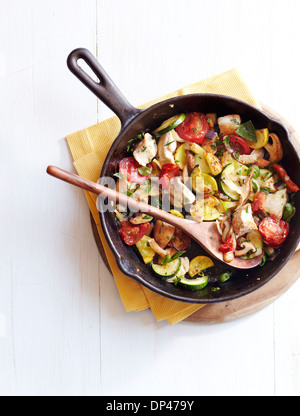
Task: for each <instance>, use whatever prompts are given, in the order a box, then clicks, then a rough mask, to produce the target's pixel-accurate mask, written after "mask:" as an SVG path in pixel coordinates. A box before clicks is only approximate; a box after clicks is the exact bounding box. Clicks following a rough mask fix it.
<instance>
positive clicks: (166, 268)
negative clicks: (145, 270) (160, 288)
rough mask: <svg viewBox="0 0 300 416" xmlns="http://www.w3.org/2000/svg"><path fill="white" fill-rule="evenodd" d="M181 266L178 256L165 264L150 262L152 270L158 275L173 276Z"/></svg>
mask: <svg viewBox="0 0 300 416" xmlns="http://www.w3.org/2000/svg"><path fill="white" fill-rule="evenodd" d="M180 267H181V259H180V257H179V258H177V259H175V260H172V261H170V262H169V263H166V264H152V270H153V271H154V273H156V274H157V275H158V276H160V277H173V276H176V274H177V273H178V272H179V270H180Z"/></svg>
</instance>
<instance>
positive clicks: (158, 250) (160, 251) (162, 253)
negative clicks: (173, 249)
mask: <svg viewBox="0 0 300 416" xmlns="http://www.w3.org/2000/svg"><path fill="white" fill-rule="evenodd" d="M148 244H149V246H150V247H151V248H152V250H154V251H155V253H157V254H158V255H159V256H160V257H163V258H165V257H167V255H168V251H167V250H164V249H163V248H161V247H160V246H159V245H158V244H157V242H156V241H155V239H154V238H150V240H149V241H148Z"/></svg>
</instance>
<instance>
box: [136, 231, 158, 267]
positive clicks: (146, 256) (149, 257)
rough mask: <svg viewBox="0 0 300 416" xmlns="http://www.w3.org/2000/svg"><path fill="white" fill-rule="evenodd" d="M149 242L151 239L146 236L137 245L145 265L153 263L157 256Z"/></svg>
mask: <svg viewBox="0 0 300 416" xmlns="http://www.w3.org/2000/svg"><path fill="white" fill-rule="evenodd" d="M149 240H150V237H148V236H147V235H144V237H143V238H142V239H141V240H140V241H139V242H138V243H136V248H137V249H138V251H139V253H140V255H141V256H142V258H143V260H144V263H145V264H149V263H151V262H152V261H153V259H154V256H155V251H154V250H153V249H152V248H151V247H150V246H149V245H148V241H149Z"/></svg>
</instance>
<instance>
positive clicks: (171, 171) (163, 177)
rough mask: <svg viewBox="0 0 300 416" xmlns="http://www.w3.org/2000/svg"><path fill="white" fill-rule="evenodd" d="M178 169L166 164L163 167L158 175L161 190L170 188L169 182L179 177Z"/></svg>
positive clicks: (175, 166) (171, 164)
mask: <svg viewBox="0 0 300 416" xmlns="http://www.w3.org/2000/svg"><path fill="white" fill-rule="evenodd" d="M179 171H180V168H179V166H177V165H174V164H173V163H166V164H165V165H163V167H162V169H161V173H160V183H161V187H162V189H168V188H169V186H170V180H171V179H173V178H175V176H178V175H179Z"/></svg>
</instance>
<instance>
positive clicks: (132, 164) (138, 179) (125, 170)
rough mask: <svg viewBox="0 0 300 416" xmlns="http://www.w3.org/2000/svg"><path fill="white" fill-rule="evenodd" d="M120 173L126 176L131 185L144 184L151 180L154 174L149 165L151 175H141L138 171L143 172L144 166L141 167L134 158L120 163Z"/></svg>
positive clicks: (126, 158) (128, 158) (125, 159)
mask: <svg viewBox="0 0 300 416" xmlns="http://www.w3.org/2000/svg"><path fill="white" fill-rule="evenodd" d="M119 168H120V172H121V173H122V175H124V176H126V178H127V180H128V182H130V183H139V184H141V183H144V182H146V180H147V179H149V178H150V176H151V173H152V165H151V163H149V164H148V165H147V168H148V169H150V173H149V175H147V176H144V175H141V174H140V173H139V171H138V169H139V168H141V170H143V166H140V165H139V164H138V162H137V161H136V160H135V158H134V157H125V158H124V159H122V160H121V162H120V163H119Z"/></svg>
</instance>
